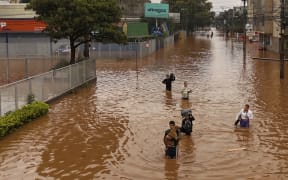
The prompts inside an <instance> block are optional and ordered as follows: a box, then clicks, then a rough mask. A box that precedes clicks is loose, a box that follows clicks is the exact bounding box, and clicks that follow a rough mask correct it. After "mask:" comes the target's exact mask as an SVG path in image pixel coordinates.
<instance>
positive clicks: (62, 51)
mask: <svg viewBox="0 0 288 180" xmlns="http://www.w3.org/2000/svg"><path fill="white" fill-rule="evenodd" d="M55 52H56V54H62V55H63V54H70V52H71V48H70V46H69V45H68V44H62V45H60V46H59V47H58V48H57V49H56V51H55Z"/></svg>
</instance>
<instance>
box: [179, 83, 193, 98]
mask: <svg viewBox="0 0 288 180" xmlns="http://www.w3.org/2000/svg"><path fill="white" fill-rule="evenodd" d="M187 86H188V83H187V81H184V88H183V89H182V91H181V94H182V99H189V93H191V92H192V90H191V89H189V88H188V87H187Z"/></svg>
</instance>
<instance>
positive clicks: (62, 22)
mask: <svg viewBox="0 0 288 180" xmlns="http://www.w3.org/2000/svg"><path fill="white" fill-rule="evenodd" d="M27 8H28V9H33V10H34V11H35V12H36V14H37V15H38V17H37V18H38V19H39V20H42V21H44V22H45V23H46V24H47V27H46V29H45V30H44V31H45V32H47V33H48V34H49V35H50V36H51V37H52V38H53V39H56V40H57V39H62V38H66V39H69V40H70V48H71V60H70V63H71V64H73V63H75V50H76V48H77V47H78V46H79V45H81V44H83V43H87V42H89V41H91V40H92V39H93V37H95V36H96V37H97V39H100V40H102V39H103V38H105V39H110V40H112V41H114V42H117V43H121V42H125V40H126V37H125V35H124V33H122V32H120V31H119V28H118V27H117V23H118V22H119V21H120V18H121V9H120V7H119V6H118V4H117V3H116V1H114V0H109V1H107V0H31V1H30V3H29V4H28V5H27Z"/></svg>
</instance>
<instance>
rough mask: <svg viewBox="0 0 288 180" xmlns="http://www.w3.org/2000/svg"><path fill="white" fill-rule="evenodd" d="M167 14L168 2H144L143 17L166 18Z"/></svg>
mask: <svg viewBox="0 0 288 180" xmlns="http://www.w3.org/2000/svg"><path fill="white" fill-rule="evenodd" d="M168 16H169V4H162V3H145V17H153V18H166V19H168Z"/></svg>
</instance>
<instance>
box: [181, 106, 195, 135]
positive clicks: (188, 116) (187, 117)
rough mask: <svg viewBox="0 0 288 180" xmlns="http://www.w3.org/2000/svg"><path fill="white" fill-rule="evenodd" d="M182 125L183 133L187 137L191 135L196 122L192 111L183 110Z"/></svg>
mask: <svg viewBox="0 0 288 180" xmlns="http://www.w3.org/2000/svg"><path fill="white" fill-rule="evenodd" d="M181 115H182V117H183V119H182V125H181V132H183V133H185V134H186V135H191V132H192V128H193V121H194V120H195V118H194V116H193V115H192V110H191V109H183V110H182V111H181Z"/></svg>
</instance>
